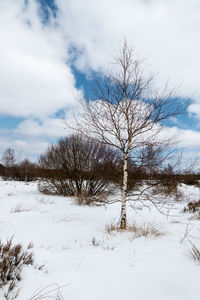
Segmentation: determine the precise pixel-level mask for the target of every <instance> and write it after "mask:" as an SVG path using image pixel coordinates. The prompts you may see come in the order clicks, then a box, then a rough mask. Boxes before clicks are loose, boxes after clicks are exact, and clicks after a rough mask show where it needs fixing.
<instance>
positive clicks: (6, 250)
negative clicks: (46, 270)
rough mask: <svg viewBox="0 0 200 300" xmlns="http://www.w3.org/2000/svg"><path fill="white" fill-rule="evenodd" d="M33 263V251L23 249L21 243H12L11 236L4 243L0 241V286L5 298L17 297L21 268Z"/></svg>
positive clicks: (9, 299) (7, 299)
mask: <svg viewBox="0 0 200 300" xmlns="http://www.w3.org/2000/svg"><path fill="white" fill-rule="evenodd" d="M32 264H33V253H32V252H30V251H29V250H24V249H23V247H22V245H21V244H16V245H14V244H13V238H11V239H9V240H7V242H6V243H5V244H3V243H2V242H1V241H0V288H1V289H3V290H5V292H4V297H5V299H6V300H11V299H15V298H17V296H18V294H19V290H16V288H17V284H18V281H20V280H21V272H22V268H23V266H25V265H32Z"/></svg>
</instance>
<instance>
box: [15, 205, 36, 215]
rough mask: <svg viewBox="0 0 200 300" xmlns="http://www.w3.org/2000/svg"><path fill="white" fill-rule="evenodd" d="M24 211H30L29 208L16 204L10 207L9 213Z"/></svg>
mask: <svg viewBox="0 0 200 300" xmlns="http://www.w3.org/2000/svg"><path fill="white" fill-rule="evenodd" d="M24 211H31V209H30V208H25V207H22V206H21V205H17V206H16V207H15V208H13V209H11V214H14V213H20V212H24Z"/></svg>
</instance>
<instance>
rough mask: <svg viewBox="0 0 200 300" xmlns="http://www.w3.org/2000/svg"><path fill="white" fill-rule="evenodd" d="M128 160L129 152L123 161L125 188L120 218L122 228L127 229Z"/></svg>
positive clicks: (123, 189)
mask: <svg viewBox="0 0 200 300" xmlns="http://www.w3.org/2000/svg"><path fill="white" fill-rule="evenodd" d="M127 161H128V153H125V154H124V161H123V188H122V202H121V220H120V228H121V229H126V196H127V185H128V170H127V166H128V164H127Z"/></svg>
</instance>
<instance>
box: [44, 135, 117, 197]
mask: <svg viewBox="0 0 200 300" xmlns="http://www.w3.org/2000/svg"><path fill="white" fill-rule="evenodd" d="M117 161H118V155H117V152H116V151H114V150H112V149H111V148H110V147H108V146H105V145H102V144H101V143H97V142H94V141H91V140H89V139H86V138H84V137H83V136H80V135H71V136H70V137H66V138H63V139H60V140H59V141H58V144H57V145H52V146H51V147H49V148H48V149H47V151H46V152H45V154H43V155H41V156H40V159H39V164H40V167H41V170H43V171H42V173H41V180H40V182H39V190H40V191H41V192H43V193H46V194H58V195H63V196H77V197H78V198H79V199H85V198H90V200H89V202H90V201H93V198H95V201H96V199H97V197H99V196H100V195H102V194H104V193H105V192H108V190H109V189H110V181H111V179H110V175H111V174H110V171H108V170H112V169H114V167H115V166H116V164H117Z"/></svg>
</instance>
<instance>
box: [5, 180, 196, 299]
mask: <svg viewBox="0 0 200 300" xmlns="http://www.w3.org/2000/svg"><path fill="white" fill-rule="evenodd" d="M183 190H184V191H185V193H187V194H188V196H189V195H190V197H191V199H194V200H195V196H194V193H196V195H197V196H196V197H198V192H199V191H198V190H197V189H196V190H195V188H193V187H187V189H186V187H183ZM185 205H186V202H179V203H175V206H174V208H173V209H172V211H171V212H170V213H169V215H168V216H164V215H162V214H160V213H159V212H158V211H157V210H156V209H155V208H154V207H153V206H149V207H148V208H146V207H144V206H143V205H141V204H138V208H137V210H136V211H135V210H133V209H132V208H129V210H128V220H129V222H130V223H134V222H136V223H137V224H138V225H142V224H144V223H147V222H150V223H151V224H154V225H155V226H156V227H157V228H159V230H160V231H161V232H163V233H164V234H163V235H161V236H159V237H157V238H151V237H148V238H145V237H140V238H134V234H133V232H128V233H120V232H117V233H113V234H109V233H107V232H106V229H105V227H106V225H110V224H111V223H113V222H114V223H116V222H117V221H118V218H119V213H120V207H119V204H113V205H108V206H92V207H88V206H78V205H75V203H74V199H72V198H64V197H57V196H48V195H43V194H41V193H40V192H39V191H38V190H37V184H36V183H29V184H25V183H23V182H14V181H12V182H4V181H0V232H1V240H2V241H6V240H7V239H8V238H10V237H11V236H14V242H22V244H23V245H24V246H27V245H28V244H29V243H30V242H33V245H34V246H33V249H32V250H33V253H34V265H33V266H27V267H24V269H23V279H22V280H21V281H20V282H19V287H21V292H20V295H19V297H18V298H17V299H20V300H28V299H30V298H31V296H32V295H33V294H34V293H35V292H36V291H37V290H38V289H39V288H43V287H47V286H48V285H51V284H58V285H59V286H63V285H66V286H64V287H63V288H61V292H62V296H63V299H65V300H111V299H114V300H121V299H124V300H133V299H134V300H199V299H200V284H199V278H200V265H197V264H195V263H194V261H193V260H192V258H191V257H190V255H189V250H188V248H187V245H188V242H187V239H190V240H191V241H193V242H194V243H195V244H197V245H200V242H199V240H198V238H200V231H199V225H200V220H191V214H183V213H182V209H183V207H184V206H185ZM188 224H189V225H188ZM188 226H189V227H188ZM187 228H189V234H188V236H187V238H186V239H184V233H185V231H186V229H187ZM183 239H184V240H183ZM54 288H55V285H52V286H49V287H47V289H45V291H48V290H51V289H54ZM2 294H3V293H2V292H1V294H0V299H3V296H2ZM55 295H56V291H54V292H52V293H50V294H48V296H47V298H45V299H52V298H51V297H55Z"/></svg>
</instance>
